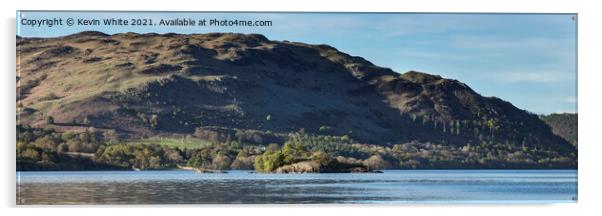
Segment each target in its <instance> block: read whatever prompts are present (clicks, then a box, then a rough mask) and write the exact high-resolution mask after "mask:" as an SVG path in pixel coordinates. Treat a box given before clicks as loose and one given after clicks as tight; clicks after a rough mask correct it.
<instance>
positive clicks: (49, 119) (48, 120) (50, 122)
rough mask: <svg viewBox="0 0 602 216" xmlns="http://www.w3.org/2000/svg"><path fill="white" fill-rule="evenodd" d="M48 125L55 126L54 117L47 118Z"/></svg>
mask: <svg viewBox="0 0 602 216" xmlns="http://www.w3.org/2000/svg"><path fill="white" fill-rule="evenodd" d="M46 123H48V124H54V117H52V116H48V117H46Z"/></svg>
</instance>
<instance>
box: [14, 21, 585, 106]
mask: <svg viewBox="0 0 602 216" xmlns="http://www.w3.org/2000/svg"><path fill="white" fill-rule="evenodd" d="M574 16H576V15H575V14H449V13H447V14H445V13H443V14H442V13H434V14H432V13H427V14H425V13H419V14H416V13H207V12H204V13H201V12H199V13H196V12H195V13H191V12H179V13H173V12H172V13H170V12H65V11H60V12H56V11H55V12H47V11H46V12H44V11H37V12H34V11H24V12H17V20H16V21H17V35H19V36H22V37H56V36H63V35H68V34H72V33H77V32H80V31H86V30H94V31H101V32H104V33H107V34H115V33H121V32H139V33H149V32H156V33H170V32H174V33H208V32H238V33H259V34H263V35H265V36H266V37H267V38H268V39H271V40H288V41H295V42H304V43H309V44H328V45H331V46H333V47H335V48H337V49H338V50H340V51H342V52H345V53H348V54H350V55H353V56H361V57H363V58H365V59H367V60H368V61H370V62H372V63H374V64H375V65H378V66H381V67H388V68H391V69H393V70H394V71H396V72H399V73H404V72H406V71H410V70H415V71H421V72H426V73H431V74H438V75H441V76H443V77H445V78H450V79H457V80H459V81H462V82H464V83H466V84H467V85H469V86H470V87H471V88H472V89H474V90H475V91H476V92H478V93H480V94H481V95H483V96H495V97H498V98H501V99H503V100H506V101H509V102H511V103H512V104H514V105H515V106H516V107H518V108H521V109H525V110H528V111H530V112H533V113H537V114H549V113H559V112H570V113H576V112H577V69H576V63H577V62H576V55H577V54H576V49H577V38H576V31H577V21H576V18H575V17H574ZM53 18H57V19H58V18H62V19H63V25H54V26H52V27H49V26H39V27H38V26H29V25H22V24H21V23H22V19H28V20H39V19H53ZM68 18H74V19H75V20H77V19H99V20H101V22H102V19H107V18H122V19H132V18H140V19H152V20H153V22H154V23H158V22H159V21H160V20H161V19H165V20H169V19H175V18H180V19H193V20H202V19H206V20H210V19H218V20H223V19H229V20H251V21H265V20H268V21H271V22H272V25H271V26H261V27H260V26H252V27H250V26H238V27H237V26H228V27H216V26H104V25H100V26H81V25H77V23H76V24H75V25H73V26H68V25H66V20H67V19H68Z"/></svg>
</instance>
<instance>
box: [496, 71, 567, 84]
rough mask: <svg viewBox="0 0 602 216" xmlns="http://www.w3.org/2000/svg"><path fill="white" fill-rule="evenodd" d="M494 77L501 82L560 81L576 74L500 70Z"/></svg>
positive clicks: (564, 80)
mask: <svg viewBox="0 0 602 216" xmlns="http://www.w3.org/2000/svg"><path fill="white" fill-rule="evenodd" d="M493 77H494V78H495V79H498V80H499V81H501V82H508V83H517V82H530V83H558V82H566V80H567V79H573V78H574V74H571V73H567V72H556V71H537V72H532V71H529V72H498V73H494V74H493Z"/></svg>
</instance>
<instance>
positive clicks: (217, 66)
mask: <svg viewBox="0 0 602 216" xmlns="http://www.w3.org/2000/svg"><path fill="white" fill-rule="evenodd" d="M17 55H18V58H17V61H18V62H17V71H18V74H17V75H18V77H17V86H18V89H17V105H18V109H17V112H18V113H17V117H18V120H19V124H22V125H29V126H32V127H34V128H44V127H50V128H53V129H55V130H57V131H70V130H74V131H78V130H79V131H82V130H87V129H89V128H91V127H93V128H94V129H95V130H98V131H103V132H107V131H108V132H111V133H112V134H116V136H118V137H119V138H120V139H130V140H131V139H143V138H146V137H156V136H161V137H182V136H185V135H188V136H194V137H196V138H199V139H203V140H210V141H215V142H224V141H228V140H238V141H239V142H243V143H255V144H268V143H282V142H284V141H285V140H286V139H287V138H288V137H289V134H290V133H293V132H298V131H302V132H303V133H305V134H310V135H316V136H318V135H329V136H339V137H343V136H344V137H347V138H350V139H352V140H353V141H354V142H357V143H368V144H375V145H379V146H386V147H391V146H393V144H398V143H408V142H418V143H435V144H441V145H444V146H450V147H454V148H462V147H464V146H467V145H468V146H479V147H480V148H489V149H496V148H500V149H502V148H503V149H519V148H520V149H533V150H540V151H544V152H543V153H542V154H544V155H548V156H550V155H555V156H564V157H571V158H574V155H575V148H574V147H573V146H572V145H571V144H570V143H568V142H567V141H565V140H564V139H562V138H561V137H559V136H557V135H555V134H554V133H552V130H551V129H550V127H549V126H548V125H547V124H546V123H545V122H543V121H542V120H541V119H539V117H538V116H537V115H534V114H530V113H528V112H526V111H524V110H521V109H518V108H516V107H515V106H513V105H512V104H511V103H509V102H506V101H503V100H501V99H499V98H495V97H484V96H482V95H480V94H478V93H477V92H475V91H474V90H472V89H471V88H470V87H468V86H467V85H466V84H464V83H462V82H460V81H457V80H452V79H445V78H443V77H440V76H437V75H431V74H427V73H422V72H416V71H409V72H405V73H401V74H400V73H397V72H394V71H392V70H391V69H388V68H383V67H379V66H376V65H373V64H372V63H370V62H369V61H367V60H365V59H363V58H361V57H355V56H350V55H348V54H345V53H342V52H340V51H338V50H337V49H335V48H334V47H331V46H328V45H310V44H304V43H296V42H288V41H271V40H268V39H267V38H265V37H264V36H262V35H257V34H248V35H244V34H232V33H211V34H189V35H180V34H163V35H161V34H136V33H121V34H115V35H106V34H103V33H100V32H81V33H78V34H73V35H68V36H64V37H57V38H17Z"/></svg>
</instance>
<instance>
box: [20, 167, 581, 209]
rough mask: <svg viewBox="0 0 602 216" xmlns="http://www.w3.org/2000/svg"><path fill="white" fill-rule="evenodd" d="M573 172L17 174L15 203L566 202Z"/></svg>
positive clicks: (573, 188) (571, 198)
mask: <svg viewBox="0 0 602 216" xmlns="http://www.w3.org/2000/svg"><path fill="white" fill-rule="evenodd" d="M576 199H577V170H385V171H384V173H380V174H379V173H343V174H258V173H250V172H249V171H230V172H229V173H226V174H197V173H194V172H192V171H185V170H165V171H142V172H136V171H68V172H17V204H203V203H210V204H224V203H262V204H271V203H297V204H299V203H378V204H396V203H567V202H576Z"/></svg>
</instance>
